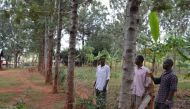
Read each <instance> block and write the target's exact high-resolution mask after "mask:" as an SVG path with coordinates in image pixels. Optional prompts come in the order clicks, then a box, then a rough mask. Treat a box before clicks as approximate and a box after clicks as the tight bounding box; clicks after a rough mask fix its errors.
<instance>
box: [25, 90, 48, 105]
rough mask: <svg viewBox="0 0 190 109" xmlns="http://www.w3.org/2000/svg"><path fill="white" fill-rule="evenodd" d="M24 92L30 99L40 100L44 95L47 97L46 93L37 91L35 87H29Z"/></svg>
mask: <svg viewBox="0 0 190 109" xmlns="http://www.w3.org/2000/svg"><path fill="white" fill-rule="evenodd" d="M24 94H25V96H26V97H27V98H29V100H30V101H33V102H34V101H40V100H41V99H42V98H43V97H45V94H44V93H42V92H39V91H36V90H34V89H31V88H28V89H26V90H25V91H24Z"/></svg>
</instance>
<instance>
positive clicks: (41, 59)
mask: <svg viewBox="0 0 190 109" xmlns="http://www.w3.org/2000/svg"><path fill="white" fill-rule="evenodd" d="M44 46H45V37H44V36H42V38H40V48H39V58H38V60H39V61H38V71H39V72H41V73H42V70H43V63H44Z"/></svg>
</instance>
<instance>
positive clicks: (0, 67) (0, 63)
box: [0, 53, 2, 69]
mask: <svg viewBox="0 0 190 109" xmlns="http://www.w3.org/2000/svg"><path fill="white" fill-rule="evenodd" d="M1 65H2V61H1V53H0V69H2V66H1Z"/></svg>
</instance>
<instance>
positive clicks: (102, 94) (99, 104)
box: [96, 89, 106, 109]
mask: <svg viewBox="0 0 190 109" xmlns="http://www.w3.org/2000/svg"><path fill="white" fill-rule="evenodd" d="M96 109H106V91H99V90H97V89H96Z"/></svg>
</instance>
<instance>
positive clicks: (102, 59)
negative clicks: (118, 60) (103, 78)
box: [100, 56, 106, 66]
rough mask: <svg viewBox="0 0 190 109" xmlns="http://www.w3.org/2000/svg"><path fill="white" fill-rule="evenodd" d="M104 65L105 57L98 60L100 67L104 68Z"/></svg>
mask: <svg viewBox="0 0 190 109" xmlns="http://www.w3.org/2000/svg"><path fill="white" fill-rule="evenodd" d="M105 63H106V57H105V56H102V57H101V58H100V64H101V66H104V65H105Z"/></svg>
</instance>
